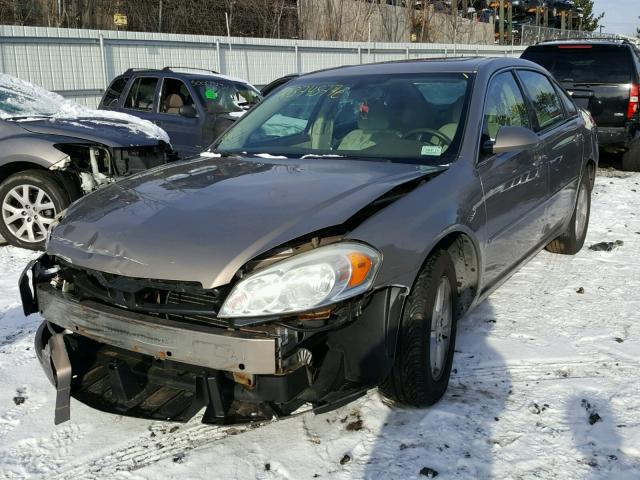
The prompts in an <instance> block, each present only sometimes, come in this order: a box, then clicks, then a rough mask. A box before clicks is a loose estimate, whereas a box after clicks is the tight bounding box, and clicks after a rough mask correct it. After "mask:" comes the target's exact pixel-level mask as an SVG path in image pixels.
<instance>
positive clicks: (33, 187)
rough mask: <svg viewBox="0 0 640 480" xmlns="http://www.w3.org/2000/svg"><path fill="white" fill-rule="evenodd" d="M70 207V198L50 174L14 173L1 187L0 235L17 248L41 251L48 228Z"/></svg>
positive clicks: (37, 172) (28, 171)
mask: <svg viewBox="0 0 640 480" xmlns="http://www.w3.org/2000/svg"><path fill="white" fill-rule="evenodd" d="M68 204H69V197H68V195H67V194H66V192H65V190H64V189H63V188H62V187H61V186H60V185H59V184H58V182H57V181H56V179H55V178H54V176H53V175H52V174H51V173H49V172H46V171H40V170H27V171H24V172H19V173H15V174H13V175H11V176H10V177H9V178H7V179H6V180H5V181H4V182H2V184H0V210H1V212H0V234H1V235H2V236H3V237H4V239H5V240H6V241H7V242H9V243H10V244H12V245H14V246H16V247H22V248H28V249H30V250H42V249H43V248H44V243H45V240H46V238H47V230H48V229H49V225H51V223H52V222H53V219H54V218H55V216H56V215H57V214H58V213H59V212H61V211H62V210H64V209H65V208H66V207H67V205H68Z"/></svg>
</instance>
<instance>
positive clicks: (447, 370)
mask: <svg viewBox="0 0 640 480" xmlns="http://www.w3.org/2000/svg"><path fill="white" fill-rule="evenodd" d="M441 281H448V283H449V292H450V311H451V331H450V335H449V342H448V350H447V351H446V355H445V360H444V362H443V363H442V365H443V367H442V368H441V369H440V373H439V375H437V376H434V372H433V369H432V366H431V363H430V362H431V360H430V359H431V353H432V352H431V350H432V349H431V345H430V336H431V333H432V319H433V310H434V305H435V301H436V295H437V293H438V288H439V286H440V282H441ZM457 304H458V295H457V290H456V274H455V268H454V266H453V262H452V261H451V257H450V256H449V254H448V253H447V252H445V251H444V250H439V251H437V252H435V253H434V254H432V255H431V257H429V259H428V260H427V263H426V264H425V266H424V267H423V269H422V271H421V272H420V274H419V275H418V279H417V280H416V283H415V285H414V287H413V291H412V292H411V294H410V295H409V297H408V298H407V302H406V305H405V308H404V313H403V316H402V322H401V326H400V335H399V338H398V347H397V351H396V359H395V363H394V366H393V369H392V371H391V373H390V375H389V377H388V378H387V379H386V380H385V381H384V382H383V384H382V385H380V391H381V392H382V394H383V395H384V396H386V397H387V398H389V399H391V400H394V401H396V402H399V403H402V404H405V405H409V406H413V407H426V406H429V405H433V404H434V403H436V402H437V401H438V400H440V398H442V396H443V395H444V393H445V391H446V390H447V386H448V385H449V377H450V376H451V364H452V362H453V352H454V350H455V339H456V326H457V310H458V309H457Z"/></svg>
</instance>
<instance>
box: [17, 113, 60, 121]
mask: <svg viewBox="0 0 640 480" xmlns="http://www.w3.org/2000/svg"><path fill="white" fill-rule="evenodd" d="M52 115H53V114H51V115H16V116H15V117H5V120H20V119H22V118H51V116H52Z"/></svg>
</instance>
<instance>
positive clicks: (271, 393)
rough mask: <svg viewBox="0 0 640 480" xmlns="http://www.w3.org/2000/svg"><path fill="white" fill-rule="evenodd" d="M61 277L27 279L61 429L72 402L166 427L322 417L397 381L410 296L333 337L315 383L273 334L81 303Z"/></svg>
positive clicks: (382, 302)
mask: <svg viewBox="0 0 640 480" xmlns="http://www.w3.org/2000/svg"><path fill="white" fill-rule="evenodd" d="M56 272H57V270H56V269H55V268H51V262H50V261H44V262H39V261H34V262H31V263H30V264H29V265H28V266H27V268H26V269H25V271H24V272H23V274H22V276H21V278H20V281H19V287H20V294H21V297H22V302H23V307H24V310H25V314H26V315H28V314H30V313H34V312H40V313H41V314H42V315H43V317H44V318H45V321H44V322H43V323H42V325H41V326H40V328H39V329H38V332H37V334H36V339H35V343H36V353H37V355H38V358H39V360H40V363H41V364H42V367H43V369H44V371H45V373H46V375H47V376H48V378H49V380H50V381H51V383H52V384H53V385H54V386H55V387H56V389H57V396H56V416H55V422H56V424H57V423H61V422H63V421H66V420H68V419H69V408H70V407H69V404H70V402H69V400H70V397H71V396H73V397H74V398H76V399H77V400H79V401H81V402H83V403H85V404H87V405H89V406H91V407H93V408H96V409H99V410H102V411H106V412H110V413H116V414H122V415H129V416H135V417H143V418H151V419H158V420H173V421H187V420H189V419H190V418H192V417H193V416H194V415H195V414H196V413H198V412H199V411H200V410H202V409H203V408H204V409H205V412H204V416H203V422H205V423H225V424H227V423H238V422H246V421H255V420H263V419H269V418H273V417H274V416H278V417H279V416H283V415H288V414H290V413H291V412H293V411H294V410H296V409H297V408H299V407H300V406H301V405H302V404H304V403H311V404H312V405H313V406H314V409H315V411H316V412H318V413H319V412H323V411H327V410H331V409H333V408H337V407H338V406H341V405H343V404H344V403H347V402H348V401H351V400H353V399H354V398H357V396H359V395H361V394H363V393H364V392H365V391H366V389H367V388H368V387H370V386H373V385H375V384H376V383H377V382H379V381H380V380H381V379H382V378H383V377H384V376H385V375H386V373H388V371H389V369H390V365H391V363H392V360H393V356H394V353H395V332H397V325H398V319H399V314H400V311H401V308H402V301H403V298H404V296H403V292H402V291H401V289H391V288H390V289H386V290H384V291H380V292H378V293H376V295H374V296H373V297H372V300H371V301H370V302H369V303H368V306H367V307H366V308H365V310H364V312H362V315H361V317H359V319H358V320H357V321H354V322H351V323H350V324H349V325H348V326H347V327H344V328H341V329H340V330H336V331H333V332H329V333H327V334H325V336H324V337H322V338H323V340H322V341H323V342H324V343H325V344H326V347H321V348H322V349H328V351H327V353H326V355H325V356H324V357H323V358H322V360H321V362H318V363H321V365H314V367H317V369H316V370H315V374H313V375H312V373H311V370H309V368H308V365H305V364H303V363H302V364H301V363H294V364H292V363H291V362H289V363H287V365H288V366H287V365H285V364H284V363H283V358H282V348H281V345H280V344H279V341H278V338H275V337H274V336H269V335H260V334H256V333H252V332H246V331H240V330H233V329H224V328H220V327H215V326H212V327H208V326H206V325H195V324H189V323H184V322H179V321H175V320H169V319H165V318H162V317H158V316H150V315H147V314H142V313H137V312H133V311H130V310H125V309H122V308H117V307H113V306H109V305H105V304H103V303H98V302H94V301H91V300H80V299H78V298H77V297H76V296H74V295H73V294H72V293H68V292H67V293H65V292H63V291H62V290H61V289H60V288H56V287H54V286H52V285H51V278H52V277H53V276H54V275H55V274H56ZM30 276H31V278H29V277H30ZM389 332H391V333H392V334H391V335H388V333H389Z"/></svg>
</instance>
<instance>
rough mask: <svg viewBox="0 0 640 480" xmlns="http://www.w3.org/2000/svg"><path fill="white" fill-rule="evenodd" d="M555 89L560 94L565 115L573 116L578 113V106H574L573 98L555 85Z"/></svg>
mask: <svg viewBox="0 0 640 480" xmlns="http://www.w3.org/2000/svg"><path fill="white" fill-rule="evenodd" d="M556 90H557V91H558V95H560V98H561V99H562V103H563V104H564V110H565V111H566V112H567V116H568V117H573V116H574V115H576V114H577V113H578V108H577V107H576V104H575V103H573V100H571V97H569V95H568V94H567V93H566V92H565V91H564V90H563V89H561V88H560V87H558V86H557V85H556Z"/></svg>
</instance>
